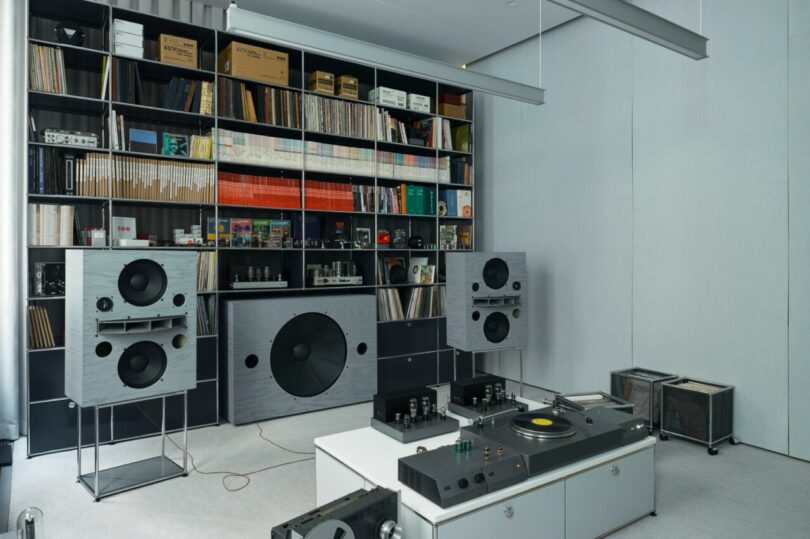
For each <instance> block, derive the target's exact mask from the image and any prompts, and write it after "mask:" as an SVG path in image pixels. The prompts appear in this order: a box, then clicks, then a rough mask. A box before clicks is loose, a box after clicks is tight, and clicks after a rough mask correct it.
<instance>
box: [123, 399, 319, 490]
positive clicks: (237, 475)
mask: <svg viewBox="0 0 810 539" xmlns="http://www.w3.org/2000/svg"><path fill="white" fill-rule="evenodd" d="M135 406H136V407H137V408H138V410H140V412H141V414H143V416H144V417H145V418H146V420H147V421H149V422H150V423H152V424H153V425H154V426H155V427H157V428H161V427H160V425H159V424H158V422H157V421H155V420H154V419H152V418H151V417H150V416H149V414H148V413H146V410H144V409H143V408H141V405H140V404H139V403H138V404H136V405H135ZM254 424H255V425H256V428H257V429H259V438H261V439H262V440H264V441H265V442H268V443H270V444H272V445H274V446H275V447H277V448H279V449H281V450H283V451H286V452H288V453H292V454H295V455H314V454H315V453H314V452H311V451H295V450H293V449H288V448H286V447H284V446H282V445H280V444H278V443H276V442H274V441H273V440H271V439H270V438H268V437H266V436H265V435H264V429H262V426H261V425H260V424H259V423H258V422H256V423H254ZM166 438H167V439H168V440H169V442H171V444H172V445H173V446H174V447H176V448H177V449H178V450H180V451H183V448H182V447H180V445H179V444H178V443H177V442H175V441H174V440H173V439H172V437H171V436H170V435H168V434H167V435H166ZM187 454H188V459H189V461H190V462H191V468H192V469H193V470H194V471H195V472H197V473H198V474H202V475H222V476H223V477H222V488H224V489H225V490H226V491H228V492H239V491H240V490H242V489H244V488H246V487H247V486H248V485H249V484H250V476H251V475H256V474H258V473H262V472H266V471H268V470H273V469H276V468H281V467H282V466H289V465H290V464H298V463H299V462H306V461H308V460H315V457H307V458H303V459H297V460H291V461H289V462H282V463H280V464H273V465H270V466H265V467H264V468H259V469H258V470H253V471H250V472H233V471H227V470H224V471H219V470H217V471H205V470H201V469H200V468H198V467H197V465H196V464H195V463H194V455H192V454H191V453H190V452H189V453H187ZM234 479H242V480H244V483H242V484H241V485H238V486H228V480H231V481H233V480H234Z"/></svg>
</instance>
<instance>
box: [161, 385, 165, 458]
mask: <svg viewBox="0 0 810 539" xmlns="http://www.w3.org/2000/svg"><path fill="white" fill-rule="evenodd" d="M160 404H161V413H160V456H162V457H165V456H166V397H163V398H162V399H160Z"/></svg>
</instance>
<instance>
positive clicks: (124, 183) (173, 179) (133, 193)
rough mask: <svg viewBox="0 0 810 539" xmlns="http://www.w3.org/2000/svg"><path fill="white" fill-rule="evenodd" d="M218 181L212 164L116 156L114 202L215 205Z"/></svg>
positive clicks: (114, 165) (113, 185) (113, 181)
mask: <svg viewBox="0 0 810 539" xmlns="http://www.w3.org/2000/svg"><path fill="white" fill-rule="evenodd" d="M215 181H216V170H215V167H214V165H212V164H207V163H184V162H177V161H166V160H162V159H151V158H140V157H130V156H124V155H115V156H113V178H112V196H113V197H115V198H129V199H138V200H158V201H170V202H197V203H201V204H213V203H214V187H215V186H214V183H215Z"/></svg>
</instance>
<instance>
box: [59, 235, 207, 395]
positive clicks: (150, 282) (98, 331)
mask: <svg viewBox="0 0 810 539" xmlns="http://www.w3.org/2000/svg"><path fill="white" fill-rule="evenodd" d="M65 262H66V267H65V270H66V278H65V314H66V316H65V395H66V396H67V397H68V398H70V399H71V400H73V401H74V402H76V403H77V404H78V405H79V406H81V407H85V406H99V405H105V404H112V403H117V402H122V401H127V400H132V399H140V398H145V397H152V396H157V395H163V394H167V393H173V392H177V391H183V390H187V389H193V388H194V387H196V385H197V381H196V380H197V289H196V286H197V255H196V253H193V252H187V253H183V252H176V251H174V252H160V253H158V252H150V251H146V250H115V251H108V250H99V251H92V250H80V249H77V250H68V251H67V252H66V254H65Z"/></svg>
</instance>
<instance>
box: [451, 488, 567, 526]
mask: <svg viewBox="0 0 810 539" xmlns="http://www.w3.org/2000/svg"><path fill="white" fill-rule="evenodd" d="M472 537H494V538H504V539H505V538H507V537H531V538H532V539H558V538H562V537H565V482H564V481H558V482H557V483H554V484H551V485H548V486H546V487H543V488H540V489H537V490H533V491H530V492H527V493H525V494H521V495H519V496H515V497H514V498H510V499H508V500H504V501H502V502H500V503H497V504H494V505H491V506H489V507H486V508H484V509H480V510H478V511H474V512H472V513H468V514H466V515H464V516H463V517H460V518H457V519H455V520H451V521H450V522H448V523H446V524H440V525H439V527H438V539H471V538H472Z"/></svg>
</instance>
